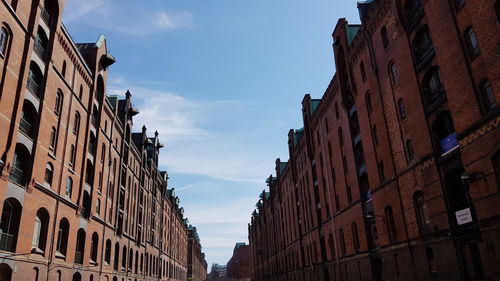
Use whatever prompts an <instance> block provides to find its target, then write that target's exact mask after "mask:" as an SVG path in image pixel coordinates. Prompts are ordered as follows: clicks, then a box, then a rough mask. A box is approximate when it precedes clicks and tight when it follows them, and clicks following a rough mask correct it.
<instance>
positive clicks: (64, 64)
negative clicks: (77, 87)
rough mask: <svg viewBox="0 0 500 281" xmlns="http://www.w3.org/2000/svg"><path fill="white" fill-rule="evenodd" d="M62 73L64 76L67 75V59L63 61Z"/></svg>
mask: <svg viewBox="0 0 500 281" xmlns="http://www.w3.org/2000/svg"><path fill="white" fill-rule="evenodd" d="M61 75H62V77H66V61H63V64H62V68H61Z"/></svg>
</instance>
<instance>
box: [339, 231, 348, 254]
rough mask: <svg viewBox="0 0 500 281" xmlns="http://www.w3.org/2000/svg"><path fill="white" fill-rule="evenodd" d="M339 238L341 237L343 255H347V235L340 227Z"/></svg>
mask: <svg viewBox="0 0 500 281" xmlns="http://www.w3.org/2000/svg"><path fill="white" fill-rule="evenodd" d="M339 239H340V250H341V252H342V256H345V255H346V251H347V249H346V244H345V237H344V230H343V229H340V230H339Z"/></svg>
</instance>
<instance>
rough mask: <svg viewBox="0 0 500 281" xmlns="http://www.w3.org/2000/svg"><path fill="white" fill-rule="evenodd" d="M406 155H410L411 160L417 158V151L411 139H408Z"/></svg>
mask: <svg viewBox="0 0 500 281" xmlns="http://www.w3.org/2000/svg"><path fill="white" fill-rule="evenodd" d="M406 155H407V156H408V160H409V161H411V160H413V159H414V158H415V152H414V150H413V143H412V142H411V140H407V141H406Z"/></svg>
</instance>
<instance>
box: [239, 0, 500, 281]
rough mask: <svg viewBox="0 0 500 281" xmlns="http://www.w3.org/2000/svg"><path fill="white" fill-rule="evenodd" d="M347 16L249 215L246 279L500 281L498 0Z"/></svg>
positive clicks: (374, 1) (372, 8) (417, 3)
mask: <svg viewBox="0 0 500 281" xmlns="http://www.w3.org/2000/svg"><path fill="white" fill-rule="evenodd" d="M358 9H359V14H360V17H361V24H360V25H353V24H349V23H348V22H347V21H346V20H345V19H340V20H339V21H338V23H337V25H336V27H335V30H334V32H333V40H334V43H333V49H334V54H335V64H336V70H337V72H336V74H335V75H334V77H333V78H332V80H331V83H330V85H329V86H328V88H327V89H326V91H325V93H324V95H323V97H322V98H321V99H312V98H311V97H310V96H309V95H306V96H305V98H304V99H303V102H302V114H303V123H304V124H303V125H304V127H303V128H301V129H298V130H290V132H289V134H288V146H289V160H288V162H281V161H280V160H279V159H278V160H277V161H276V174H275V175H274V176H270V177H269V179H268V180H267V184H268V186H269V190H268V191H264V192H262V194H261V195H260V199H259V201H258V203H257V210H256V211H255V212H254V213H253V214H252V219H251V223H250V224H249V240H250V246H251V251H252V280H254V281H259V280H308V281H309V280H377V281H378V280H450V281H451V280H499V279H498V278H499V276H500V220H499V218H500V189H499V188H500V186H499V182H500V142H499V141H500V129H498V126H499V125H500V115H499V105H500V91H499V89H500V67H499V66H500V36H498V35H499V34H500V1H499V0H496V1H495V0H479V1H468V0H442V1H441V0H439V1H437V0H435V1H431V0H405V1H403V0H371V1H365V2H362V3H359V4H358Z"/></svg>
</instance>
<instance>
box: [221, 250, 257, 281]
mask: <svg viewBox="0 0 500 281" xmlns="http://www.w3.org/2000/svg"><path fill="white" fill-rule="evenodd" d="M250 263H251V260H250V246H249V245H246V243H236V245H235V246H234V250H233V256H232V257H231V259H230V260H229V262H228V263H227V277H231V278H235V279H237V280H248V281H249V280H250V278H251V277H252V274H251V264H250Z"/></svg>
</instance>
